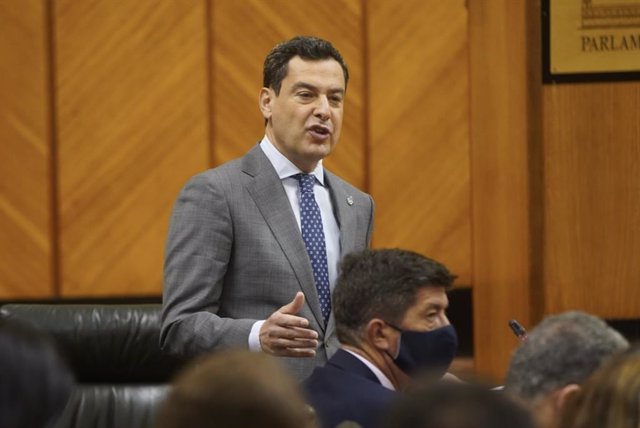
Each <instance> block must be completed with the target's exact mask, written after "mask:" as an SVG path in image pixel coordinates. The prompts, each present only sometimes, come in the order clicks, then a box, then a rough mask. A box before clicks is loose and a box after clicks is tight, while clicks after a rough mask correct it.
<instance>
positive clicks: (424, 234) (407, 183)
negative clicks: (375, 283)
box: [367, 0, 471, 285]
mask: <svg viewBox="0 0 640 428" xmlns="http://www.w3.org/2000/svg"><path fill="white" fill-rule="evenodd" d="M368 20H369V31H368V41H369V43H368V46H367V49H368V58H369V64H368V67H369V76H370V84H369V88H370V91H369V100H370V103H369V112H370V116H369V121H368V122H369V130H370V137H371V138H370V166H369V171H370V178H369V179H370V183H371V187H370V189H371V192H372V193H373V196H374V199H375V201H376V231H375V235H374V237H375V241H374V244H375V246H376V247H402V248H407V249H412V250H414V251H417V252H420V253H423V254H425V255H428V256H431V257H434V258H436V259H438V260H440V261H442V262H443V263H445V264H446V265H447V266H448V267H449V268H450V269H451V270H452V271H453V272H455V273H456V274H457V275H458V276H459V279H458V281H457V283H458V284H462V285H469V284H471V256H470V251H471V222H470V215H469V210H470V207H469V204H470V195H469V106H468V105H469V101H468V92H469V85H468V50H467V46H468V41H467V9H466V7H465V2H464V1H463V0H455V1H446V2H443V1H440V0H407V1H402V2H391V1H386V0H372V1H369V2H368Z"/></svg>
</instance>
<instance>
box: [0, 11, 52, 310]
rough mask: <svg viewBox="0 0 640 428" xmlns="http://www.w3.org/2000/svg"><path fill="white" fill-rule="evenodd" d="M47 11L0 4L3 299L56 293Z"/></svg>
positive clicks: (0, 254) (0, 287)
mask: <svg viewBox="0 0 640 428" xmlns="http://www.w3.org/2000/svg"><path fill="white" fill-rule="evenodd" d="M45 4H46V2H45V1H44V0H43V1H37V0H32V1H20V2H16V1H13V0H0V28H1V29H2V30H0V32H1V33H2V37H0V76H2V77H1V78H0V298H16V297H48V296H51V295H53V293H54V283H53V277H52V254H53V253H52V251H53V245H52V235H51V193H50V192H51V185H50V183H51V181H50V180H51V176H50V174H51V172H50V168H51V146H50V144H51V139H50V134H49V131H50V98H49V97H50V94H49V89H50V88H49V64H48V58H49V57H48V43H47V41H48V37H49V34H48V26H47V22H48V21H47V11H46V8H45Z"/></svg>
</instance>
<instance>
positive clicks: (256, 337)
mask: <svg viewBox="0 0 640 428" xmlns="http://www.w3.org/2000/svg"><path fill="white" fill-rule="evenodd" d="M264 322H265V320H262V321H256V322H254V323H253V326H252V327H251V333H249V349H250V350H251V351H253V352H260V351H262V346H261V345H260V329H261V328H262V324H264Z"/></svg>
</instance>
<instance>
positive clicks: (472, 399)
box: [384, 382, 535, 428]
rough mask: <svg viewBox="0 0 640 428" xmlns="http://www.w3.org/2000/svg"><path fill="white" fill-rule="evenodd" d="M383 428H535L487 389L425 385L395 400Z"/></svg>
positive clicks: (525, 415) (507, 401) (517, 409)
mask: <svg viewBox="0 0 640 428" xmlns="http://www.w3.org/2000/svg"><path fill="white" fill-rule="evenodd" d="M384 428H535V423H534V419H533V416H532V415H531V414H530V413H529V411H528V410H527V409H526V408H525V407H524V406H522V405H521V404H520V403H517V402H516V401H514V400H512V399H511V398H510V397H509V396H508V395H505V394H502V393H500V392H496V391H491V390H489V388H487V387H484V386H481V385H476V384H471V383H460V382H439V383H432V382H425V383H421V384H419V385H417V386H414V387H412V388H411V390H410V391H408V392H407V393H406V394H405V395H403V396H402V397H401V398H400V399H399V400H398V402H397V403H396V404H395V405H394V406H393V408H392V410H391V412H390V413H389V415H388V416H387V418H386V421H385V425H384Z"/></svg>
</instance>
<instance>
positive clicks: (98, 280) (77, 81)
mask: <svg viewBox="0 0 640 428" xmlns="http://www.w3.org/2000/svg"><path fill="white" fill-rule="evenodd" d="M205 15H206V4H205V2H204V0H188V1H187V0H167V1H155V0H137V1H129V2H123V1H109V0H100V1H92V2H78V1H75V0H59V1H56V2H55V20H56V42H57V44H56V51H57V57H56V64H57V82H56V83H57V90H58V97H57V99H58V111H57V118H58V129H59V136H58V137H59V168H58V169H59V182H60V186H59V197H60V201H59V206H60V229H59V231H58V232H59V233H60V239H61V262H62V266H61V268H62V286H63V289H62V292H63V295H65V296H79V295H119V294H150V293H153V294H158V293H160V291H161V289H162V254H163V248H164V241H165V238H166V231H167V227H168V218H169V213H170V210H171V207H172V204H173V201H174V200H175V197H176V195H177V193H178V190H179V189H180V187H181V186H182V185H183V184H184V182H185V181H186V179H187V178H188V177H189V176H190V175H192V174H193V173H195V172H197V171H200V170H202V169H204V168H206V166H207V159H208V134H207V132H208V110H207V96H208V91H207V62H206V52H207V47H206V43H207V37H206V34H207V31H206V22H207V21H206V18H205Z"/></svg>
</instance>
